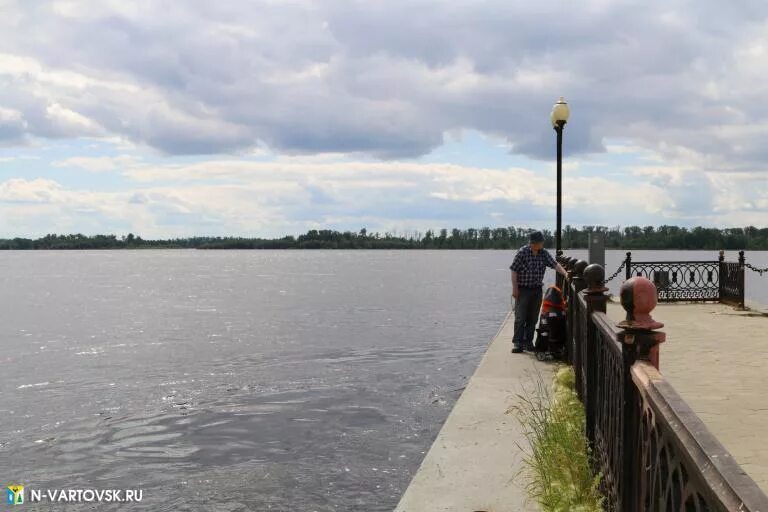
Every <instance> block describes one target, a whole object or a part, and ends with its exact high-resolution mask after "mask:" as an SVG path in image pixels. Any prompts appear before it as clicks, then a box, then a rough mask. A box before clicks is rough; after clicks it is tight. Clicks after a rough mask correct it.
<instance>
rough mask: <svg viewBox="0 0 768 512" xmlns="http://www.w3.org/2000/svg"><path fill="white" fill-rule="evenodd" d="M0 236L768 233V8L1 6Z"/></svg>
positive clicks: (153, 1)
mask: <svg viewBox="0 0 768 512" xmlns="http://www.w3.org/2000/svg"><path fill="white" fill-rule="evenodd" d="M0 13H2V16H0V236H3V237H5V236H20V235H21V236H38V235H42V234H45V233H49V232H57V233H61V232H82V233H87V234H94V233H105V232H109V233H116V234H125V233H128V232H134V233H139V234H141V235H142V236H145V237H167V236H187V235H225V234H233V235H246V236H278V235H283V234H297V233H300V232H303V231H305V230H307V229H311V228H320V227H330V228H334V229H352V230H358V229H360V228H361V227H367V228H368V229H369V231H375V230H380V231H387V230H389V231H394V230H397V231H398V232H403V231H413V230H424V229H426V228H441V227H446V228H451V227H470V226H476V227H479V226H483V225H488V226H508V225H515V226H532V227H540V228H552V227H553V226H554V193H555V182H554V176H555V174H554V172H555V171H554V162H553V157H554V149H555V148H554V142H555V137H554V132H553V131H552V129H551V125H550V124H549V111H550V110H551V106H552V103H553V102H554V101H556V100H557V98H558V97H559V96H561V95H564V96H565V97H566V99H567V100H568V102H569V103H570V105H571V109H572V115H571V120H570V122H569V123H568V125H567V127H566V133H565V158H566V164H565V177H564V183H565V185H564V187H565V195H564V222H566V223H570V224H573V225H578V226H580V225H585V224H587V225H591V224H602V225H610V226H614V225H629V224H638V225H646V224H654V225H659V224H676V225H686V226H693V225H706V226H745V225H750V224H751V225H757V226H766V225H768V158H767V157H768V80H767V78H768V2H765V0H734V1H732V2H724V1H722V0H717V1H715V0H690V1H675V0H664V1H656V0H642V1H622V0H583V1H580V2H573V1H570V0H559V1H549V0H543V1H536V2H534V1H530V0H523V1H518V0H485V1H469V0H467V1H459V0H451V1H434V0H431V1H421V0H412V1H407V2H406V1H403V0H387V1H381V2H379V1H374V0H366V1H337V0H317V1H304V0H286V1H282V0H262V1H245V0H235V1H230V0H217V1H216V2H212V1H209V0H185V1H183V2H182V1H178V2H169V1H164V0H135V1H131V0H88V1H79V0H56V1H40V0H0Z"/></svg>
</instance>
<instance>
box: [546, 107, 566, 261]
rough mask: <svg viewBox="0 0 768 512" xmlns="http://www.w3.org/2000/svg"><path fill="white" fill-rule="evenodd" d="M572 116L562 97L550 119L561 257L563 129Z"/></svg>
mask: <svg viewBox="0 0 768 512" xmlns="http://www.w3.org/2000/svg"><path fill="white" fill-rule="evenodd" d="M570 114H571V111H570V109H569V108H568V103H566V102H565V99H564V98H563V97H562V96H560V100H558V102H557V103H555V105H554V106H553V107H552V113H551V114H550V116H549V117H550V119H551V120H552V127H553V128H554V129H555V132H557V231H556V232H555V254H557V255H558V256H560V255H561V254H562V253H563V251H562V244H561V234H562V217H563V128H565V123H567V122H568V116H569V115H570Z"/></svg>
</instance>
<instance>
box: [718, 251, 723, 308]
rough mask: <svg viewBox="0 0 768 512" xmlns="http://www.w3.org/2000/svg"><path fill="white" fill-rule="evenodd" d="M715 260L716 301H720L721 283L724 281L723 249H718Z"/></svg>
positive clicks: (721, 296) (721, 297)
mask: <svg viewBox="0 0 768 512" xmlns="http://www.w3.org/2000/svg"><path fill="white" fill-rule="evenodd" d="M717 261H718V268H717V301H718V302H721V301H722V300H723V284H724V283H725V251H722V250H721V251H720V256H719V257H718V258H717Z"/></svg>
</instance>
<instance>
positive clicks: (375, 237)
mask: <svg viewBox="0 0 768 512" xmlns="http://www.w3.org/2000/svg"><path fill="white" fill-rule="evenodd" d="M531 231H532V230H531V229H529V228H519V227H514V226H509V227H499V228H488V227H484V228H480V229H475V228H470V229H456V228H454V229H452V230H450V231H449V230H447V229H441V230H439V231H433V230H427V231H426V232H418V231H414V232H407V233H401V234H397V233H378V232H376V233H369V232H368V231H367V230H366V229H361V230H360V231H359V232H352V231H343V232H340V231H334V230H328V229H322V230H315V229H313V230H310V231H307V233H305V234H303V235H299V236H297V237H294V236H285V237H282V238H274V239H266V238H242V237H192V238H175V239H168V240H145V239H143V238H141V237H140V236H136V235H134V234H133V233H131V234H128V235H127V236H122V237H120V238H118V237H117V236H116V235H95V236H86V235H82V234H74V235H56V234H49V235H46V236H44V237H42V238H38V239H35V240H33V239H29V238H13V239H0V250H1V249H16V250H18V249H516V248H518V247H520V246H521V245H524V244H526V243H527V241H528V234H529V233H530V232H531ZM595 231H599V232H602V233H604V234H605V242H606V247H607V248H609V249H711V250H719V249H726V250H735V249H746V250H768V228H760V229H759V228H756V227H753V226H749V227H746V228H725V229H719V228H702V227H696V228H692V229H688V228H681V227H676V226H660V227H653V226H645V227H638V226H631V227H625V228H621V227H613V228H608V227H605V226H583V227H582V228H581V229H579V228H574V227H572V226H565V228H564V229H563V234H562V236H563V247H564V248H565V249H583V248H586V247H587V240H588V237H589V234H590V233H592V232H595ZM543 233H544V236H545V238H546V243H547V247H552V246H553V245H554V236H553V233H552V232H551V231H548V230H543Z"/></svg>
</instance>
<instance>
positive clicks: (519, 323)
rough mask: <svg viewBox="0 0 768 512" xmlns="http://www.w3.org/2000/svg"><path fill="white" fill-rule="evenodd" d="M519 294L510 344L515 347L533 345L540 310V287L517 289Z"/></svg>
mask: <svg viewBox="0 0 768 512" xmlns="http://www.w3.org/2000/svg"><path fill="white" fill-rule="evenodd" d="M518 291H519V292H520V294H519V295H518V297H517V300H516V301H515V334H514V336H512V344H513V345H514V346H516V347H519V346H526V345H531V344H533V335H534V334H535V333H536V322H538V321H539V310H540V309H541V296H542V289H541V286H539V287H537V288H523V287H520V288H518Z"/></svg>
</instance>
